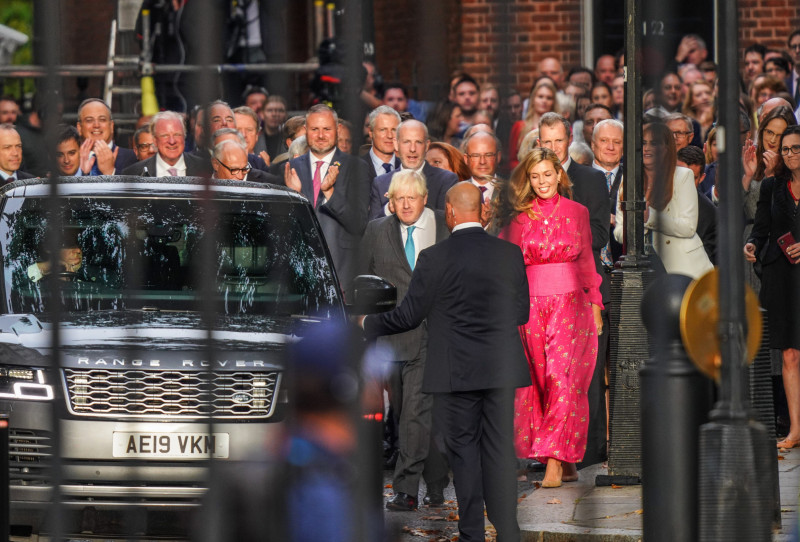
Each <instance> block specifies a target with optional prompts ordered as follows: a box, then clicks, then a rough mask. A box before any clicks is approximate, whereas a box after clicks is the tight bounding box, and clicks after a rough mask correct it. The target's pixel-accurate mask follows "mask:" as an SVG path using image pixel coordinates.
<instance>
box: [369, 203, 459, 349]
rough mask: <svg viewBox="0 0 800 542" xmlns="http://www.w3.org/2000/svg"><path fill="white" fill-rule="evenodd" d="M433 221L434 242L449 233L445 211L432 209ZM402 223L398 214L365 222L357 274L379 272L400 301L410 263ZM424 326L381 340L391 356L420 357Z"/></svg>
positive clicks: (405, 289)
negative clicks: (394, 289) (365, 228)
mask: <svg viewBox="0 0 800 542" xmlns="http://www.w3.org/2000/svg"><path fill="white" fill-rule="evenodd" d="M434 216H435V224H436V238H435V242H436V243H439V242H440V241H443V240H444V239H447V237H448V236H449V235H450V230H448V229H447V222H446V221H445V219H444V212H442V211H434ZM400 229H401V223H400V221H399V220H398V219H397V215H389V216H385V217H383V218H379V219H377V220H373V221H372V222H370V223H369V224H367V231H365V232H364V238H363V239H361V247H360V249H359V264H358V271H357V274H358V275H378V276H379V277H382V278H384V279H386V280H388V281H389V282H391V283H392V284H394V286H395V287H396V288H397V299H398V301H400V300H402V299H403V298H404V297H405V296H406V294H407V293H408V285H409V283H410V282H411V266H410V265H408V260H407V259H406V252H405V247H404V245H403V237H402V235H401V234H400ZM425 337H426V336H425V326H419V327H418V328H415V329H413V330H411V331H407V332H405V333H398V334H397V335H391V336H389V337H385V338H384V341H385V343H386V344H387V345H388V346H391V348H392V350H393V351H394V359H395V360H397V361H407V360H412V359H416V358H418V357H419V352H420V348H421V347H422V345H423V344H424V343H423V341H424V340H425Z"/></svg>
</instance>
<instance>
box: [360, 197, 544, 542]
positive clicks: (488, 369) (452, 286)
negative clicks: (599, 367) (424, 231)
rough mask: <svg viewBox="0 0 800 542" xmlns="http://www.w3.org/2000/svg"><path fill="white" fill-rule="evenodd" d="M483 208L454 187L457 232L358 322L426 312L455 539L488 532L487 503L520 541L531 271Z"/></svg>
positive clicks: (501, 533)
mask: <svg viewBox="0 0 800 542" xmlns="http://www.w3.org/2000/svg"><path fill="white" fill-rule="evenodd" d="M480 215H481V203H480V191H479V190H478V189H477V187H475V186H473V185H472V184H470V183H467V182H462V183H458V184H456V185H455V186H454V187H453V188H451V189H450V190H449V191H448V193H447V202H446V204H445V218H446V220H447V227H448V228H450V230H451V232H452V234H451V236H450V237H449V238H447V239H445V240H444V241H442V242H441V243H437V244H435V245H434V246H432V247H430V248H429V249H427V250H424V251H423V252H422V253H421V254H420V255H419V258H418V259H417V264H416V266H415V268H414V273H413V274H412V276H411V283H410V285H409V287H408V293H407V295H406V297H405V298H404V299H403V302H402V303H401V304H400V306H399V307H397V308H396V309H395V310H393V311H391V312H388V313H383V314H378V315H374V316H367V317H366V318H362V322H361V323H362V326H363V328H364V330H365V332H366V334H367V336H368V337H376V336H379V335H389V334H394V333H401V332H404V331H408V330H411V329H414V328H416V327H418V326H419V325H420V324H421V323H422V321H423V320H425V319H426V318H427V330H428V357H427V360H426V364H425V371H424V376H423V382H422V391H423V392H426V393H433V394H434V407H433V409H434V417H435V419H436V423H435V425H436V426H437V427H440V428H441V430H442V431H443V433H444V437H445V442H446V444H447V448H448V453H449V458H450V466H451V468H452V470H453V484H454V486H455V489H456V496H457V498H458V513H459V522H458V529H459V540H461V541H462V542H472V541H476V540H480V541H483V540H484V526H485V525H484V517H483V510H484V502H485V504H486V512H487V515H488V517H489V520H490V521H491V522H492V523H493V524H494V527H495V529H496V530H497V537H498V540H503V541H519V539H520V531H519V525H518V523H517V513H516V510H517V506H516V504H517V496H516V481H515V478H516V473H515V463H516V460H515V457H514V445H513V433H514V428H513V420H514V393H515V388H517V387H522V386H529V385H530V384H531V378H530V372H529V370H528V365H527V362H526V359H525V354H524V352H523V350H522V342H521V341H520V338H519V331H518V326H519V325H521V324H524V323H525V322H526V321H527V320H528V315H529V306H528V299H529V291H528V279H527V275H526V272H525V264H524V263H523V260H522V253H521V252H520V250H519V248H518V247H517V246H515V245H512V244H510V243H508V242H506V241H503V240H501V239H498V238H496V237H493V236H491V235H489V234H488V233H486V232H485V231H484V229H483V227H482V226H481V223H480ZM487 309H488V310H490V311H491V315H490V316H489V315H487Z"/></svg>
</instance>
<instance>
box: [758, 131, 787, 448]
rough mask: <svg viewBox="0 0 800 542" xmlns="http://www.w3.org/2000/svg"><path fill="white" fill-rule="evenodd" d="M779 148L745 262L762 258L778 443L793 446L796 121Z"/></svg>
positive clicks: (759, 204) (762, 185)
mask: <svg viewBox="0 0 800 542" xmlns="http://www.w3.org/2000/svg"><path fill="white" fill-rule="evenodd" d="M779 152H780V156H781V158H782V160H781V161H780V163H779V164H778V165H777V167H776V168H775V176H774V177H768V178H766V179H764V181H763V182H762V183H761V194H760V196H759V200H758V206H757V207H756V217H755V223H754V224H753V230H752V232H751V233H750V238H749V239H748V240H747V244H746V245H745V246H744V254H745V258H746V259H747V261H749V262H755V261H756V258H758V259H759V261H760V262H761V265H762V269H763V271H762V277H761V304H762V305H763V306H764V308H766V309H767V311H768V312H769V342H770V347H771V348H778V349H780V350H781V352H782V354H783V387H784V389H785V390H786V401H787V403H788V405H789V420H790V424H791V425H790V428H789V434H788V435H786V438H785V439H783V440H782V441H780V442H778V448H795V447H797V446H800V265H798V264H800V243H798V242H796V241H795V240H796V239H800V213H798V212H797V211H798V201H800V126H789V127H788V128H786V131H784V132H783V136H782V137H781V144H780V147H779ZM787 234H790V235H787ZM765 247H766V250H763V249H764V248H765Z"/></svg>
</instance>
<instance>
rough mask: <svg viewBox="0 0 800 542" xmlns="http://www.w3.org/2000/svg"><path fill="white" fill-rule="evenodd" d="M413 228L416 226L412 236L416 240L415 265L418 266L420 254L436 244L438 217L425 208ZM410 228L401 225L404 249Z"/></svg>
mask: <svg viewBox="0 0 800 542" xmlns="http://www.w3.org/2000/svg"><path fill="white" fill-rule="evenodd" d="M411 226H416V227H415V228H414V231H413V232H411V236H412V237H413V238H414V263H415V264H416V263H417V258H419V253H420V252H422V251H423V250H425V249H426V248H428V247H430V246H433V244H434V243H436V217H435V216H434V214H433V211H432V210H431V209H429V208H427V207H425V208H424V209H423V210H422V214H421V215H419V218H418V219H417V221H416V222H414V223H413V224H411ZM408 228H409V226H406V225H405V224H403V223H402V222H401V223H400V238H401V240H402V241H403V246H404V247H405V246H406V241H407V240H408Z"/></svg>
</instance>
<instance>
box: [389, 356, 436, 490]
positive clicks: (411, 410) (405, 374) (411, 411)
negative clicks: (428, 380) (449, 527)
mask: <svg viewBox="0 0 800 542" xmlns="http://www.w3.org/2000/svg"><path fill="white" fill-rule="evenodd" d="M420 354H421V355H420V357H419V358H417V359H415V360H412V361H408V362H406V363H404V364H403V368H402V370H401V372H402V386H403V400H402V403H401V406H400V424H399V429H400V431H399V443H398V449H399V451H400V456H399V457H398V459H397V466H396V467H395V470H394V490H395V492H398V491H402V492H403V493H408V494H409V495H411V496H412V497H416V496H417V493H418V492H419V479H420V476H421V475H422V470H423V467H424V466H425V459H426V458H427V457H428V450H429V449H430V442H431V425H432V421H431V415H432V412H431V411H432V408H433V396H431V395H430V394H428V393H422V376H423V372H424V369H425V351H424V349H423V350H422V351H421V352H420Z"/></svg>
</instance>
